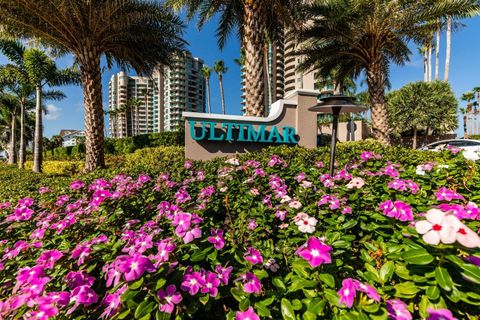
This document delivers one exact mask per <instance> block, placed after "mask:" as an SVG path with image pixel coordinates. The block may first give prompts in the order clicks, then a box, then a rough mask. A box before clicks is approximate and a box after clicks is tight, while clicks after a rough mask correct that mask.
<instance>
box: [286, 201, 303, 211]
mask: <svg viewBox="0 0 480 320" xmlns="http://www.w3.org/2000/svg"><path fill="white" fill-rule="evenodd" d="M288 206H289V207H290V208H293V209H300V208H301V207H302V204H301V203H300V201H297V200H293V201H291V202H290V203H289V204H288Z"/></svg>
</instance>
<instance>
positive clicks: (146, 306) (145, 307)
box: [135, 300, 155, 319]
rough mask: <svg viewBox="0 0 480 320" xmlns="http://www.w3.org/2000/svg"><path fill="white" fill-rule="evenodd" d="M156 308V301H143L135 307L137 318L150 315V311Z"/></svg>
mask: <svg viewBox="0 0 480 320" xmlns="http://www.w3.org/2000/svg"><path fill="white" fill-rule="evenodd" d="M153 309H155V303H154V302H152V301H148V300H145V301H142V303H140V304H139V305H138V306H137V309H135V319H140V318H143V317H145V316H146V315H148V314H149V313H150V312H152V311H153Z"/></svg>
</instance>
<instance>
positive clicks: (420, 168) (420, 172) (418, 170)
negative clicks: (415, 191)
mask: <svg viewBox="0 0 480 320" xmlns="http://www.w3.org/2000/svg"><path fill="white" fill-rule="evenodd" d="M415 173H416V174H418V175H419V176H424V175H425V170H423V165H421V164H420V165H418V166H417V170H416V171H415Z"/></svg>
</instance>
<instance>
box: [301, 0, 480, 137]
mask: <svg viewBox="0 0 480 320" xmlns="http://www.w3.org/2000/svg"><path fill="white" fill-rule="evenodd" d="M476 10H478V5H477V3H476V1H474V0H449V1H437V0H426V1H417V0H405V1H389V0H337V1H322V2H317V3H316V4H313V5H310V6H307V7H306V11H307V12H308V13H309V15H310V17H311V20H312V22H311V23H310V24H309V26H308V27H307V28H306V30H304V31H303V32H302V35H301V38H302V40H304V41H305V43H304V46H303V48H302V49H301V50H299V52H298V54H301V55H305V56H306V58H305V60H304V62H303V64H302V65H301V67H302V68H309V67H316V68H317V69H318V73H319V75H320V76H327V75H328V74H330V72H331V71H332V70H338V76H339V77H344V76H345V75H352V74H353V75H354V76H358V75H359V74H360V73H362V72H364V73H365V76H366V80H367V84H368V90H369V94H370V99H371V112H372V131H373V136H374V137H375V138H376V139H378V140H379V141H381V142H382V143H384V144H390V136H389V133H390V129H389V125H388V120H387V111H386V107H385V86H386V85H387V84H388V76H389V70H390V65H391V64H397V65H403V64H404V63H405V62H406V61H408V60H409V55H410V53H411V52H410V50H409V48H408V46H407V44H408V41H409V40H414V41H421V40H423V38H422V36H423V35H425V34H426V33H427V32H428V31H430V32H432V31H434V29H433V30H432V24H431V23H429V22H430V21H436V20H437V19H440V18H443V17H445V16H452V17H454V16H455V17H464V16H468V15H470V14H472V12H476Z"/></svg>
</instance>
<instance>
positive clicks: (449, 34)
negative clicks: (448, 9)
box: [443, 17, 452, 82]
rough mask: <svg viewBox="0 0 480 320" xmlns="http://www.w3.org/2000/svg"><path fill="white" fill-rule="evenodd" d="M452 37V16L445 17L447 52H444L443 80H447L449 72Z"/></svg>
mask: <svg viewBox="0 0 480 320" xmlns="http://www.w3.org/2000/svg"><path fill="white" fill-rule="evenodd" d="M451 38H452V18H451V17H448V18H447V52H446V54H445V76H444V78H443V79H444V80H445V81H447V82H448V73H449V72H450V47H451Z"/></svg>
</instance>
